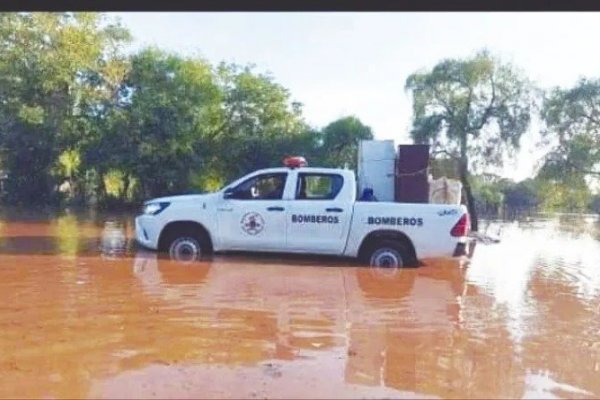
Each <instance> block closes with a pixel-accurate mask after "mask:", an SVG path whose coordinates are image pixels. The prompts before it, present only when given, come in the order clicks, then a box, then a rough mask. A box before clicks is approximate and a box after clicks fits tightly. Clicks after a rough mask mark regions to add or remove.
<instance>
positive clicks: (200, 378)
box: [0, 214, 600, 398]
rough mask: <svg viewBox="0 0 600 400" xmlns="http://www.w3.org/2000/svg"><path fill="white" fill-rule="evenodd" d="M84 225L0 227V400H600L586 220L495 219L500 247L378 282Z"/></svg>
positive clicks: (344, 268) (105, 224)
mask: <svg viewBox="0 0 600 400" xmlns="http://www.w3.org/2000/svg"><path fill="white" fill-rule="evenodd" d="M94 218H95V219H92V218H91V217H89V216H86V217H84V218H82V217H81V216H78V215H75V214H72V215H65V216H59V217H57V218H54V219H51V220H48V221H43V220H35V221H33V220H29V221H14V220H13V221H5V222H4V224H3V228H2V229H3V230H2V235H3V236H2V239H1V241H0V330H1V331H2V333H3V334H2V335H0V374H1V376H2V379H1V380H0V397H15V396H23V397H35V398H39V397H86V396H89V397H93V398H101V397H119V398H123V397H138V398H139V397H144V398H146V397H159V398H164V397H177V398H183V397H193V398H198V397H212V398H223V397H234V398H252V397H276V398H285V397H288V398H356V397H377V398H381V397H393V398H401V397H409V398H415V397H422V396H424V397H444V398H446V397H452V398H454V397H458V398H490V397H501V398H507V397H511V398H512V397H518V398H523V397H525V398H532V397H544V398H549V397H562V398H593V397H598V396H599V395H600V381H599V380H598V379H597V377H598V376H599V374H600V318H598V317H599V316H600V315H599V314H600V308H599V307H598V304H600V302H599V300H600V292H599V290H600V289H599V288H600V276H599V273H598V269H597V266H598V265H599V264H600V258H599V257H600V242H598V241H597V240H595V239H594V237H593V235H594V233H593V232H594V229H596V228H595V227H596V225H594V224H593V223H588V222H585V221H584V222H583V223H582V224H583V226H587V227H589V228H587V230H586V229H584V230H582V231H578V232H576V233H573V232H572V231H569V230H567V229H566V228H564V224H565V222H561V219H557V218H548V219H546V220H541V219H540V220H532V221H523V222H515V223H500V222H495V224H500V225H498V226H500V229H501V231H502V242H501V243H499V244H494V245H479V246H478V248H477V250H476V251H475V253H474V254H473V258H472V260H471V262H470V263H468V264H466V263H463V262H460V261H458V260H454V259H445V260H440V259H438V260H426V265H425V266H423V267H421V268H417V269H402V270H396V271H389V270H374V269H370V268H360V267H356V266H354V265H346V264H344V262H342V261H323V260H320V259H315V258H307V259H297V258H288V257H285V258H284V257H262V256H257V257H246V256H215V257H214V258H213V259H212V260H210V261H203V262H197V263H192V264H182V263H178V262H175V261H172V260H168V259H165V258H163V257H158V256H157V255H156V253H153V252H148V251H142V250H139V249H137V250H136V249H134V247H133V246H132V241H131V238H132V236H133V232H132V224H131V219H128V218H120V217H118V216H117V217H115V216H108V217H102V216H95V217H94ZM578 229H579V228H578ZM32 382H35V385H33V384H31V383H32Z"/></svg>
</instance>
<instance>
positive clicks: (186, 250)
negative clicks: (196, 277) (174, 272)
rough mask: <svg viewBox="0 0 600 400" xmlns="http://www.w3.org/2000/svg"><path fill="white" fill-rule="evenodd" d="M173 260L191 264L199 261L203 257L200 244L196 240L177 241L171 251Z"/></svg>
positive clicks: (184, 239)
mask: <svg viewBox="0 0 600 400" xmlns="http://www.w3.org/2000/svg"><path fill="white" fill-rule="evenodd" d="M169 255H170V256H171V258H172V259H173V260H177V261H183V262H191V261H194V260H198V259H199V258H200V255H201V249H200V244H199V243H198V241H197V240H196V239H194V238H190V237H183V238H179V239H176V240H175V241H174V242H173V243H172V244H171V247H170V249H169Z"/></svg>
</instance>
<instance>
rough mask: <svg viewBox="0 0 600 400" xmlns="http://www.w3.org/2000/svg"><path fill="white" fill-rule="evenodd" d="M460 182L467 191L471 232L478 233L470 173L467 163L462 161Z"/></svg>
mask: <svg viewBox="0 0 600 400" xmlns="http://www.w3.org/2000/svg"><path fill="white" fill-rule="evenodd" d="M460 181H461V183H462V184H463V188H464V189H465V194H466V195H467V209H468V210H469V215H470V217H471V230H472V231H474V232H477V230H478V225H479V224H478V218H477V210H476V209H475V199H474V198H473V192H472V191H471V185H470V184H469V171H468V170H467V163H466V162H463V161H461V163H460Z"/></svg>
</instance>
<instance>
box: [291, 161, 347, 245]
mask: <svg viewBox="0 0 600 400" xmlns="http://www.w3.org/2000/svg"><path fill="white" fill-rule="evenodd" d="M343 185H344V177H343V176H342V175H339V174H336V173H321V172H319V173H317V172H314V173H313V172H298V179H297V181H296V193H295V197H294V200H292V201H290V202H289V207H288V209H289V211H288V221H287V249H288V250H289V251H294V252H297V251H306V252H316V253H324V254H341V253H342V251H343V250H344V246H345V244H346V232H347V229H348V224H349V222H350V216H351V215H352V203H351V201H350V200H349V199H347V198H344V199H338V197H343V196H338V194H339V193H340V191H341V189H342V187H343Z"/></svg>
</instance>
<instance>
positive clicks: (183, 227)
mask: <svg viewBox="0 0 600 400" xmlns="http://www.w3.org/2000/svg"><path fill="white" fill-rule="evenodd" d="M469 229H470V221H469V215H468V213H467V209H466V207H465V206H464V205H448V204H412V203H393V202H377V201H357V185H356V178H355V175H354V172H353V171H351V170H347V169H333V168H312V167H299V168H289V167H282V168H269V169H262V170H258V171H255V172H253V173H250V174H248V175H246V176H244V177H242V178H240V179H238V180H236V181H234V182H232V183H231V184H229V185H227V186H226V187H224V188H223V189H222V190H220V191H218V192H215V193H209V194H200V195H194V194H192V195H180V196H172V197H162V198H157V199H152V200H150V201H147V202H145V203H144V210H143V213H142V215H139V216H138V217H137V218H136V219H135V230H136V240H137V241H138V242H139V243H140V244H141V245H142V246H144V247H146V248H149V249H154V250H159V251H167V252H169V253H170V255H171V257H172V258H175V259H180V260H185V259H199V258H200V257H202V256H204V255H207V254H210V253H213V252H226V251H255V252H279V253H308V254H325V255H335V256H345V257H354V258H359V259H360V260H361V261H362V262H364V263H367V264H370V265H372V266H377V267H404V266H417V265H418V260H419V259H422V258H425V257H447V256H457V255H463V254H465V248H466V243H467V234H468V232H469Z"/></svg>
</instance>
